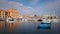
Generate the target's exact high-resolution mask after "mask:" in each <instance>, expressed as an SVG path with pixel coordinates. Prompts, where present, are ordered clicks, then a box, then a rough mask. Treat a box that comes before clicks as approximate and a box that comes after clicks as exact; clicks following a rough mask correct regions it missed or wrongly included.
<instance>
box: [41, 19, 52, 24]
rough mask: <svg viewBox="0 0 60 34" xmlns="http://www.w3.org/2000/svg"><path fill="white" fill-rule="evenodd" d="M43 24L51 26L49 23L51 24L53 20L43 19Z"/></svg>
mask: <svg viewBox="0 0 60 34" xmlns="http://www.w3.org/2000/svg"><path fill="white" fill-rule="evenodd" d="M41 23H47V24H49V23H51V19H43V21H42V22H41Z"/></svg>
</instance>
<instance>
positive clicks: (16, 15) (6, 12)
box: [0, 9, 22, 19]
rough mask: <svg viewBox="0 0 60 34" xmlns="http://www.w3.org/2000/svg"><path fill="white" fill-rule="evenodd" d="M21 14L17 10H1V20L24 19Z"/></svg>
mask: <svg viewBox="0 0 60 34" xmlns="http://www.w3.org/2000/svg"><path fill="white" fill-rule="evenodd" d="M20 15H21V14H20V13H19V12H18V11H17V10H16V9H9V10H0V19H2V18H3V19H6V18H9V17H11V18H14V19H17V18H22V16H20Z"/></svg>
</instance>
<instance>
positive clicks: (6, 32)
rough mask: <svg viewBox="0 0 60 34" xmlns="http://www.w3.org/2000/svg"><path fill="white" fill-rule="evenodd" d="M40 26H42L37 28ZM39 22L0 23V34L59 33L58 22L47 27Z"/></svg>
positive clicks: (59, 24)
mask: <svg viewBox="0 0 60 34" xmlns="http://www.w3.org/2000/svg"><path fill="white" fill-rule="evenodd" d="M38 26H41V27H42V28H38ZM46 26H48V24H47V25H45V24H41V23H40V22H19V23H18V22H17V23H14V24H9V23H6V24H5V23H4V22H3V23H2V22H1V23H0V34H59V33H60V23H59V22H57V23H51V24H49V26H48V27H49V28H48V27H46Z"/></svg>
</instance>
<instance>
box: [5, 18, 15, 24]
mask: <svg viewBox="0 0 60 34" xmlns="http://www.w3.org/2000/svg"><path fill="white" fill-rule="evenodd" d="M6 21H7V22H8V23H15V22H16V19H12V18H7V20H6Z"/></svg>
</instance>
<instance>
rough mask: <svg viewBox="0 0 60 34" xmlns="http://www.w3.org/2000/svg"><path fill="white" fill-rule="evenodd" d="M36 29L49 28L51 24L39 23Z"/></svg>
mask: <svg viewBox="0 0 60 34" xmlns="http://www.w3.org/2000/svg"><path fill="white" fill-rule="evenodd" d="M37 29H51V24H40V25H38V27H37Z"/></svg>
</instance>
